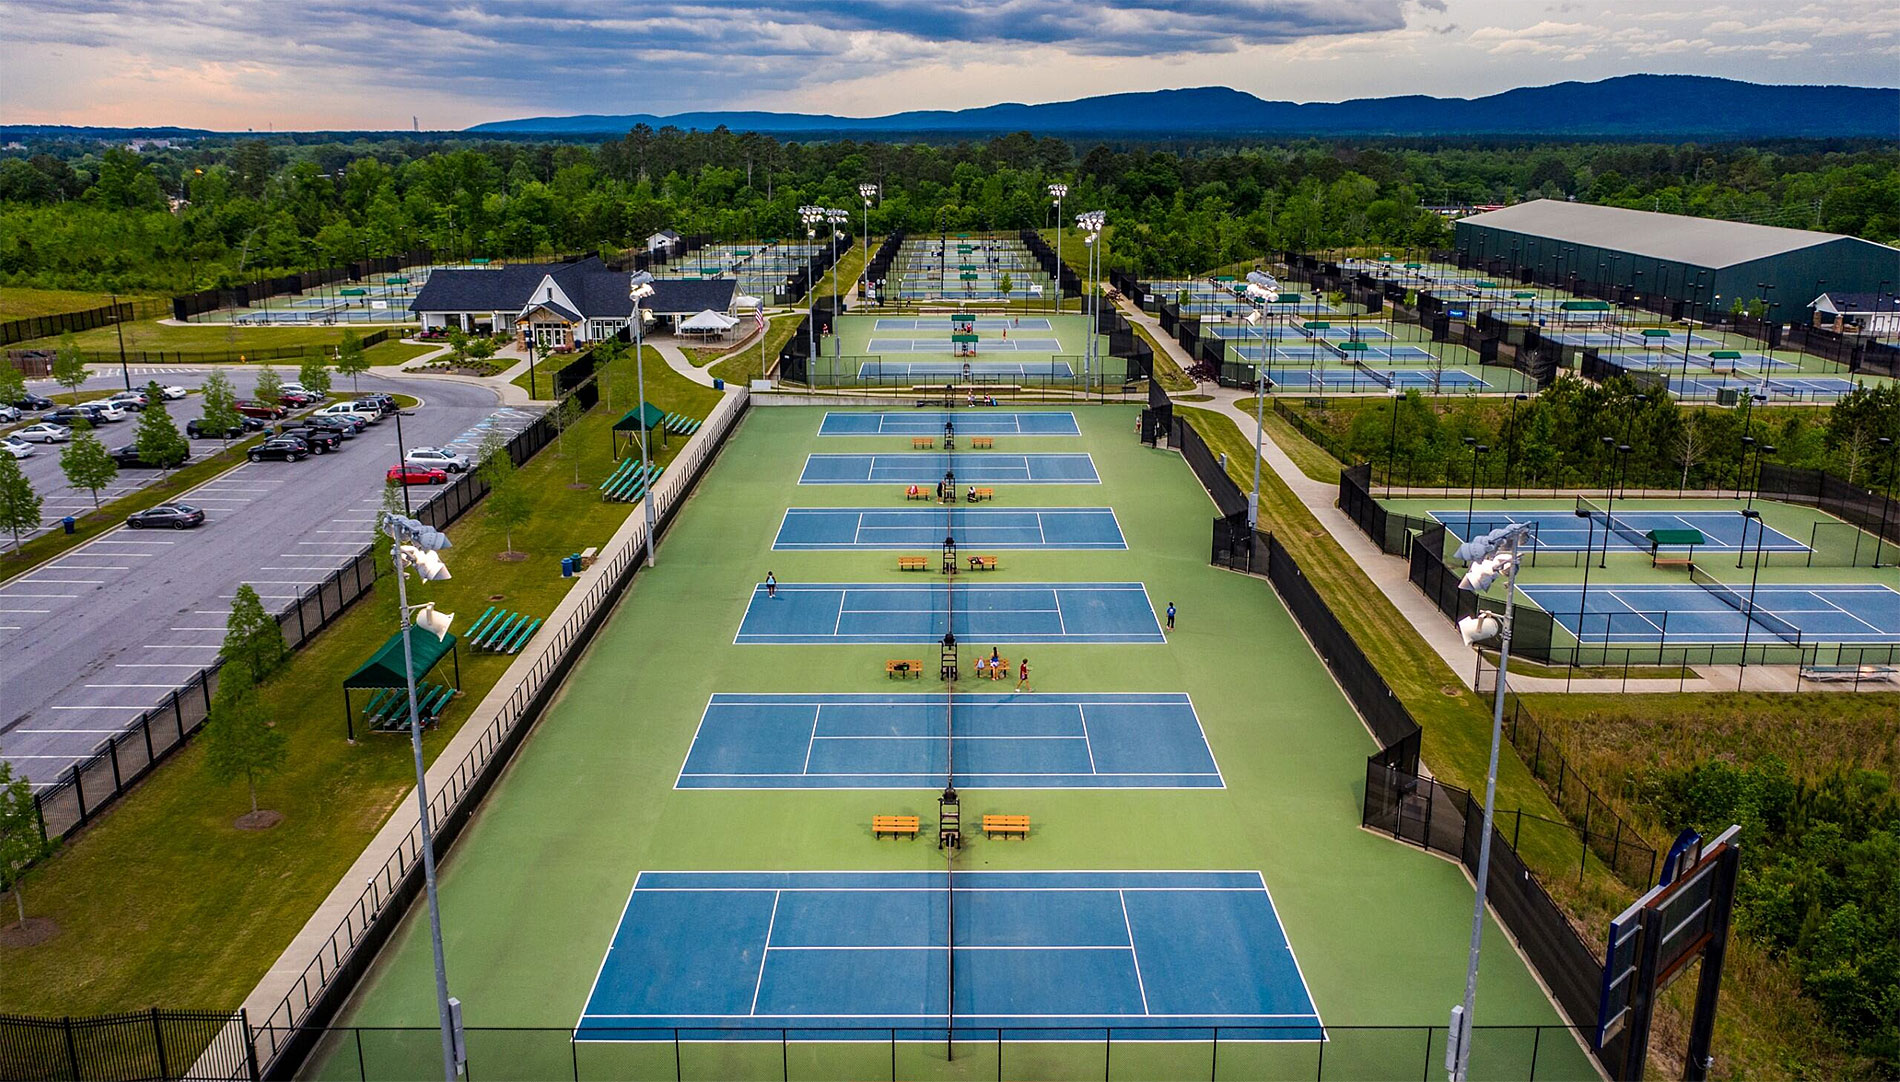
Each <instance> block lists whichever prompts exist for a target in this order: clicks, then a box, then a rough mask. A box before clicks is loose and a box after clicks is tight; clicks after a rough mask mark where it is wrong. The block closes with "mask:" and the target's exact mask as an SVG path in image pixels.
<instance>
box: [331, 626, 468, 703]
mask: <svg viewBox="0 0 1900 1082" xmlns="http://www.w3.org/2000/svg"><path fill="white" fill-rule="evenodd" d="M407 631H408V635H409V649H410V651H411V652H412V653H413V654H414V655H415V659H416V671H415V677H416V679H418V680H420V679H422V674H423V673H426V672H428V671H429V670H430V669H433V668H435V663H436V662H438V661H441V660H442V659H443V658H444V657H446V656H448V653H449V651H450V650H453V649H455V636H454V635H445V636H443V637H442V638H439V639H438V638H436V637H435V633H434V632H432V631H425V630H423V629H422V628H419V627H414V626H411V627H409V628H408V629H407ZM402 636H403V632H401V631H398V632H396V633H395V634H394V635H391V636H390V637H389V641H388V642H386V643H384V644H382V645H381V646H379V647H377V648H376V652H375V653H374V654H371V655H370V657H369V660H368V661H365V662H363V664H361V665H359V666H357V669H356V671H355V672H353V673H351V674H350V675H349V676H348V677H347V678H345V679H344V681H343V687H344V688H345V689H352V688H400V687H407V686H408V683H409V682H408V680H407V679H405V678H404V676H403V671H402Z"/></svg>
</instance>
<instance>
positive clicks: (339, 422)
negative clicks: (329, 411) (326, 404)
mask: <svg viewBox="0 0 1900 1082" xmlns="http://www.w3.org/2000/svg"><path fill="white" fill-rule="evenodd" d="M302 427H304V428H315V429H320V430H322V431H324V432H334V433H336V434H337V435H339V436H341V437H343V438H344V439H346V440H353V439H355V438H356V434H357V433H358V432H361V431H363V427H364V422H363V419H362V418H361V417H305V418H304V419H303V425H302Z"/></svg>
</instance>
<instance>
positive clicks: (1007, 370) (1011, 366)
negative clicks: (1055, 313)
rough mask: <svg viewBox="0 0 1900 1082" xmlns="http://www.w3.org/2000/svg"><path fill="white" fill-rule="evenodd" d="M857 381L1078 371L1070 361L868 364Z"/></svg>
mask: <svg viewBox="0 0 1900 1082" xmlns="http://www.w3.org/2000/svg"><path fill="white" fill-rule="evenodd" d="M1025 348H1026V347H1025ZM886 352H902V351H897V350H887V351H886ZM917 352H919V353H926V352H930V351H928V350H918V351H917ZM858 378H859V379H909V380H921V381H924V382H926V383H931V382H942V381H944V380H965V379H985V380H1000V379H1034V378H1040V379H1074V378H1075V369H1074V368H1073V367H1072V366H1071V365H1070V364H1069V362H1067V361H865V362H864V363H863V364H860V365H859V366H858Z"/></svg>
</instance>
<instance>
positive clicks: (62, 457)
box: [59, 422, 119, 507]
mask: <svg viewBox="0 0 1900 1082" xmlns="http://www.w3.org/2000/svg"><path fill="white" fill-rule="evenodd" d="M59 468H60V470H61V472H63V473H65V475H66V483H67V484H69V485H71V486H73V487H74V488H83V489H85V490H87V491H88V492H91V493H92V505H93V506H94V507H98V506H99V490H100V489H102V488H104V487H106V486H107V485H109V484H111V483H112V482H113V480H114V479H116V478H117V477H118V476H119V464H118V463H117V462H114V461H112V455H111V453H110V452H108V451H107V450H106V445H105V444H103V443H101V442H99V437H97V436H95V435H93V434H92V426H91V425H88V424H85V423H84V422H78V423H75V424H74V425H73V439H72V442H71V443H68V444H67V445H66V449H65V450H63V451H61V452H60V453H59Z"/></svg>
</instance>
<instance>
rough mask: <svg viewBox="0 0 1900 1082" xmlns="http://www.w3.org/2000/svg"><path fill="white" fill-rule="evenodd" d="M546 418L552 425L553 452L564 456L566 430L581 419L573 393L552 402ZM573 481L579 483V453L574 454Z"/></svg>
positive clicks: (565, 452)
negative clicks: (552, 406)
mask: <svg viewBox="0 0 1900 1082" xmlns="http://www.w3.org/2000/svg"><path fill="white" fill-rule="evenodd" d="M547 419H548V424H550V425H552V426H553V427H554V439H555V446H554V453H555V455H557V456H558V457H561V458H566V457H567V430H568V429H570V428H573V427H574V422H576V421H578V420H580V419H581V404H580V403H579V402H576V401H574V396H573V395H568V396H567V397H566V398H563V399H561V400H560V401H559V402H556V403H555V404H554V408H553V409H551V410H549V411H548V412H547ZM574 483H575V484H577V485H578V484H580V483H581V458H580V456H579V455H575V456H574Z"/></svg>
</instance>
